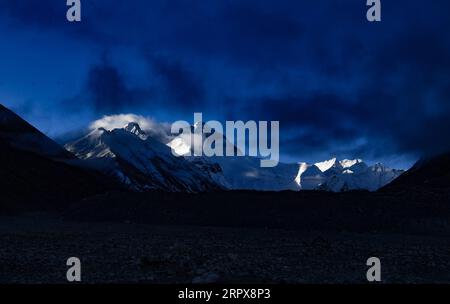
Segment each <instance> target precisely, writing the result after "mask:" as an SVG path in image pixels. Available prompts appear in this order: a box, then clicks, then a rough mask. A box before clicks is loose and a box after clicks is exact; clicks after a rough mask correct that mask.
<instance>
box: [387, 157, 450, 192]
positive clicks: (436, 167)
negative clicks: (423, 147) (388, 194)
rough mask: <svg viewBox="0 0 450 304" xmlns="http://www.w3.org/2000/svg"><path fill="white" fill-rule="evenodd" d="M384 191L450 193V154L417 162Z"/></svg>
mask: <svg viewBox="0 0 450 304" xmlns="http://www.w3.org/2000/svg"><path fill="white" fill-rule="evenodd" d="M383 190H384V191H398V190H416V191H425V192H450V153H445V154H441V155H438V156H435V157H431V158H427V159H423V160H421V161H419V162H417V164H415V165H414V166H413V167H412V168H411V169H410V170H408V171H407V172H405V173H404V174H403V175H402V176H400V177H399V178H397V179H396V180H395V181H394V182H392V183H391V184H389V185H387V186H386V187H385V188H384V189H383Z"/></svg>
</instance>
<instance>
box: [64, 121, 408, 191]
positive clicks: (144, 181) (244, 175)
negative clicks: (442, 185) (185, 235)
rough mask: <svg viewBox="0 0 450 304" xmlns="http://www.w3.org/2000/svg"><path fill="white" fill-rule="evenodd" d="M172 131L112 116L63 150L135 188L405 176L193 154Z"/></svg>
mask: <svg viewBox="0 0 450 304" xmlns="http://www.w3.org/2000/svg"><path fill="white" fill-rule="evenodd" d="M140 123H143V125H144V126H145V127H142V125H141V124H140ZM198 127H200V126H198V125H194V126H192V129H193V130H195V128H198ZM168 130H169V128H168V127H167V125H162V124H158V123H155V122H154V121H151V120H149V121H147V120H145V118H143V117H142V116H138V115H132V114H128V115H115V116H112V117H111V116H108V117H104V118H103V119H101V120H98V121H96V122H94V123H93V124H91V132H90V133H89V134H87V135H86V136H84V137H82V138H80V139H78V140H76V141H73V142H71V143H68V144H66V145H65V147H66V148H67V149H68V150H69V151H71V152H72V153H74V154H75V155H77V156H78V157H79V158H81V159H83V160H85V161H87V162H86V164H89V166H93V167H97V168H98V169H99V170H101V171H103V172H106V173H108V174H110V175H113V176H115V177H116V178H118V179H119V180H121V181H122V182H123V183H125V184H127V185H128V186H129V187H130V188H134V189H137V190H146V189H164V190H167V191H189V192H201V191H206V190H209V189H230V190H258V191H283V190H294V191H299V190H325V191H333V192H340V191H349V190H369V191H375V190H377V189H379V188H381V187H383V186H384V185H386V184H388V183H390V182H391V181H393V180H394V179H395V178H397V177H398V176H399V175H400V174H402V173H403V171H402V170H395V169H390V168H387V167H385V166H384V165H382V164H376V165H373V166H368V165H367V164H366V163H364V162H363V161H362V160H361V159H344V160H338V159H337V158H332V159H329V160H326V161H323V162H318V163H315V164H307V163H299V164H284V163H280V164H279V165H278V166H276V167H274V168H261V167H260V159H259V158H257V157H248V156H233V157H202V156H199V157H197V156H189V154H192V152H193V147H192V146H191V141H192V137H191V136H179V137H174V136H172V135H171V134H169V133H168ZM192 136H195V134H192ZM203 136H204V135H203ZM204 140H205V138H200V139H199V140H196V141H195V142H197V144H198V143H200V144H201V143H202V142H203V141H204ZM224 143H226V137H225V136H224ZM236 149H237V148H236ZM171 150H173V152H175V154H176V155H178V156H179V157H176V156H174V155H173V154H172V151H171Z"/></svg>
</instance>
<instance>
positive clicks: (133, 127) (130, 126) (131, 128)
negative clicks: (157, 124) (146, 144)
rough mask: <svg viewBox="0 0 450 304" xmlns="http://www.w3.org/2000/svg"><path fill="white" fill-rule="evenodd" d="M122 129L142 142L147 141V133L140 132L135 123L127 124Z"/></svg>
mask: <svg viewBox="0 0 450 304" xmlns="http://www.w3.org/2000/svg"><path fill="white" fill-rule="evenodd" d="M124 129H125V130H126V131H128V132H130V133H133V134H134V135H137V136H139V137H140V138H141V139H143V140H145V139H147V133H145V132H144V131H142V129H141V127H140V126H139V124H138V123H137V122H130V123H128V124H127V125H126V126H125V128H124Z"/></svg>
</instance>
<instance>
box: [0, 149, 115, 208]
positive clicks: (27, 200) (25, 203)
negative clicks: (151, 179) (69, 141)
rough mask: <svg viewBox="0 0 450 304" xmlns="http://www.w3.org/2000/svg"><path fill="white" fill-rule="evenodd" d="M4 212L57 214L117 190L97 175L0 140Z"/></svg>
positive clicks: (1, 205)
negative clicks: (68, 207)
mask: <svg viewBox="0 0 450 304" xmlns="http://www.w3.org/2000/svg"><path fill="white" fill-rule="evenodd" d="M0 168H1V169H0V193H1V195H2V198H1V201H0V211H1V213H2V214H5V213H6V214H8V213H29V212H45V211H57V210H62V209H64V208H67V206H68V204H69V203H70V202H74V201H78V200H80V199H82V198H85V197H88V196H91V195H95V194H99V193H104V192H106V191H108V190H110V189H112V188H113V187H116V185H114V184H113V183H112V182H111V181H109V180H108V179H107V178H106V179H105V178H104V177H103V176H100V175H98V174H97V173H95V172H91V171H87V170H83V169H80V168H77V167H74V166H70V165H67V164H65V163H62V162H59V161H55V160H52V159H49V158H46V157H44V156H41V155H38V154H36V153H33V152H27V151H23V150H20V149H16V148H14V147H12V146H11V145H9V144H8V143H5V142H4V141H2V140H0Z"/></svg>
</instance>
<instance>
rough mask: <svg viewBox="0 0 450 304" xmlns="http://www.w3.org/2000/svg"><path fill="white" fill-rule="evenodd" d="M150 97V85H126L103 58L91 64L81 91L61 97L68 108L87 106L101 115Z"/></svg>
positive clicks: (112, 112) (121, 76)
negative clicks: (67, 96) (96, 63)
mask: <svg viewBox="0 0 450 304" xmlns="http://www.w3.org/2000/svg"><path fill="white" fill-rule="evenodd" d="M153 97H154V92H153V90H152V89H151V88H150V87H149V88H141V87H130V86H129V85H128V84H127V83H126V79H125V77H124V75H123V74H121V72H120V71H119V70H118V69H117V68H116V67H115V66H113V65H111V64H110V63H108V61H104V62H103V63H101V64H98V65H94V66H92V67H91V69H90V70H89V73H88V75H87V80H86V83H85V85H84V86H83V88H82V90H81V92H80V93H79V94H78V95H76V96H74V97H71V98H68V99H66V100H64V105H65V107H67V108H68V109H79V110H80V109H81V108H89V109H92V110H93V111H94V112H95V113H97V114H98V115H105V114H116V113H120V112H123V111H130V110H131V109H133V108H134V107H136V106H141V105H142V104H146V103H148V102H149V101H150V100H151V99H152V98H153Z"/></svg>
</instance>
